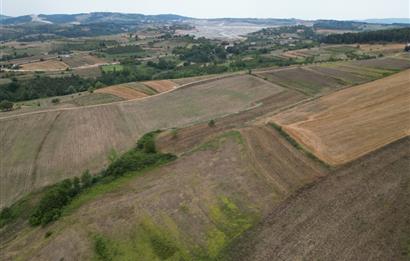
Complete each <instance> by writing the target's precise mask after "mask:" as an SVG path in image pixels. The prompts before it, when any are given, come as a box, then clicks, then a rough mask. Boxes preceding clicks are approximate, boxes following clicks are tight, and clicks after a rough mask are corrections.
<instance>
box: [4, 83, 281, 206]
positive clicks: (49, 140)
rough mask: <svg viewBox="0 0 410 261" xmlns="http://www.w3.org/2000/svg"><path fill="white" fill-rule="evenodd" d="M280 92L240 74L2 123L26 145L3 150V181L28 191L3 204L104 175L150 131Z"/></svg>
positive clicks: (12, 189) (11, 194)
mask: <svg viewBox="0 0 410 261" xmlns="http://www.w3.org/2000/svg"><path fill="white" fill-rule="evenodd" d="M281 92H283V88H281V87H278V86H276V85H273V84H271V83H269V82H266V81H263V80H261V79H259V78H256V77H253V76H249V75H239V76H234V77H228V78H224V79H221V80H215V81H211V82H206V83H203V84H197V85H193V86H190V87H189V88H183V89H177V90H175V91H173V92H169V93H166V94H164V95H158V96H152V97H149V98H147V99H144V100H141V101H132V102H122V103H116V104H110V105H100V106H92V107H84V108H67V109H58V110H52V111H45V112H37V113H36V114H32V113H29V114H21V115H16V116H6V117H3V118H2V119H0V123H1V124H0V130H1V136H0V137H1V142H2V143H4V142H6V141H7V143H10V144H12V143H13V142H15V143H16V144H17V140H18V141H19V142H18V144H21V146H2V147H1V153H2V155H6V156H5V159H4V161H5V162H7V164H4V166H2V169H3V171H2V173H1V175H2V176H1V178H2V180H4V182H5V183H7V182H9V179H13V180H14V181H15V180H19V182H21V183H22V184H27V186H17V184H16V186H9V187H8V188H7V190H2V191H1V193H2V195H1V199H2V202H1V205H5V204H8V203H10V202H12V201H14V200H15V199H17V198H19V197H21V196H22V195H24V194H26V193H28V192H29V191H32V190H34V189H36V188H40V187H43V186H45V185H47V184H52V183H54V182H56V181H58V180H61V179H63V178H65V177H70V176H77V175H79V174H80V173H81V172H82V171H84V170H85V169H90V170H91V171H93V172H95V171H98V170H100V169H101V168H102V167H103V166H104V164H106V163H107V156H108V154H109V152H110V151H111V150H112V149H115V150H117V151H120V152H122V151H124V150H126V149H129V148H131V147H132V146H133V144H134V142H135V141H136V139H137V138H138V137H140V136H141V135H142V134H143V133H145V132H147V131H151V130H155V129H159V128H170V127H174V126H184V125H188V124H192V123H194V122H199V121H206V120H209V119H212V118H217V117H221V116H224V115H227V114H231V113H235V112H238V111H240V110H243V109H246V108H249V107H251V106H254V105H255V104H254V103H255V102H256V101H258V100H260V99H263V98H265V97H268V96H272V95H274V94H278V95H279V94H280V93H281ZM188 97H189V98H188ZM227 102H229V104H230V106H229V107H227V106H226V103H227ZM27 119H30V120H29V121H28V120H27ZM40 119H41V120H40ZM27 124H30V126H31V127H30V129H34V130H35V132H36V133H38V135H39V138H38V139H35V141H34V140H32V139H31V138H28V136H27V131H29V130H28V129H27ZM15 130H17V131H15ZM20 135H24V137H20ZM32 135H34V134H32ZM32 135H31V136H32ZM33 142H34V143H33ZM23 148H24V149H23ZM5 150H7V153H6V151H5ZM23 180H25V181H23ZM10 182H11V184H14V183H13V182H12V181H10ZM27 182H29V184H28V183H27ZM30 182H31V183H30Z"/></svg>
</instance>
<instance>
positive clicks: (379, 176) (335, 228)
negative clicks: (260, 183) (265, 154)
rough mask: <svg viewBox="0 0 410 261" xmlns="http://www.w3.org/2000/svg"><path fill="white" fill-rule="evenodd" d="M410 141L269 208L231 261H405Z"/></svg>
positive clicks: (409, 216) (409, 214)
mask: <svg viewBox="0 0 410 261" xmlns="http://www.w3.org/2000/svg"><path fill="white" fill-rule="evenodd" d="M409 171H410V139H409V138H404V139H402V140H399V141H397V142H395V143H392V144H390V145H388V146H387V147H385V148H382V149H380V150H378V151H376V152H374V153H372V154H370V155H368V156H365V157H364V158H362V159H359V160H357V161H355V162H353V163H351V164H349V165H347V166H345V167H343V168H342V169H340V170H338V171H336V172H335V173H333V174H330V175H328V176H327V177H325V178H324V179H323V180H321V181H320V182H317V183H316V184H315V185H313V186H310V187H306V188H305V189H303V190H302V191H301V192H300V193H297V194H296V195H295V196H292V197H290V198H288V199H287V200H285V201H284V202H282V203H281V204H280V205H278V206H277V207H275V208H273V209H272V211H271V214H270V215H269V216H268V217H267V218H265V219H264V220H263V221H262V222H261V223H260V224H259V225H257V226H256V227H255V228H254V229H252V230H250V231H248V232H247V233H245V235H244V236H243V237H242V238H241V240H238V243H237V245H236V246H235V247H234V248H233V249H232V253H233V256H232V257H231V258H232V260H254V261H261V260H408V258H409V257H410V251H409V242H408V240H410V239H409V235H410V204H409V198H410V175H409V173H410V172H409Z"/></svg>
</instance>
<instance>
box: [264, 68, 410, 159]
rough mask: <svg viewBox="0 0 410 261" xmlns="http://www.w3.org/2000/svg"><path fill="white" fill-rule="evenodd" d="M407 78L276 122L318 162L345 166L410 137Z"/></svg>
mask: <svg viewBox="0 0 410 261" xmlns="http://www.w3.org/2000/svg"><path fill="white" fill-rule="evenodd" d="M409 73H410V71H409V70H407V71H403V72H401V73H398V74H395V75H392V76H389V77H386V78H384V79H381V80H377V81H373V82H369V83H366V84H363V85H359V86H355V87H351V88H348V89H345V90H341V91H338V92H335V93H333V94H330V95H327V96H323V97H321V98H319V99H316V100H314V101H312V102H309V103H307V104H304V105H301V106H297V107H295V108H292V109H290V110H288V111H285V112H282V113H280V114H278V115H275V116H274V117H273V118H272V121H273V122H275V123H276V124H279V125H281V126H282V127H283V129H284V130H285V131H286V132H288V133H289V134H290V135H291V136H292V137H293V138H294V139H296V140H297V141H298V142H299V143H301V144H303V146H305V147H306V148H308V149H309V150H310V151H312V152H313V153H314V154H316V156H318V157H319V158H320V159H322V160H324V161H326V162H327V163H329V164H331V165H340V164H344V163H346V162H349V161H352V160H354V159H356V158H358V157H360V156H363V155H365V154H367V153H369V152H371V151H374V150H376V149H378V148H380V147H382V146H384V145H386V144H388V143H391V142H393V141H395V140H397V139H400V138H402V137H404V136H407V135H409V134H410V118H409V115H410V106H409V104H410V89H409V88H408V87H409V84H410V79H409Z"/></svg>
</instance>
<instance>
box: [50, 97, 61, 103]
mask: <svg viewBox="0 0 410 261" xmlns="http://www.w3.org/2000/svg"><path fill="white" fill-rule="evenodd" d="M51 102H52V103H53V104H57V103H60V99H59V98H54V99H52V100H51Z"/></svg>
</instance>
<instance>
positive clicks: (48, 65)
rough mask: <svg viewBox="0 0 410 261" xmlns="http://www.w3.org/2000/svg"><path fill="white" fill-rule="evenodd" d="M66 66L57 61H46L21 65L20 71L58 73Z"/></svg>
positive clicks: (66, 66)
mask: <svg viewBox="0 0 410 261" xmlns="http://www.w3.org/2000/svg"><path fill="white" fill-rule="evenodd" d="M67 68H68V65H67V64H65V63H64V62H60V61H57V60H47V61H41V62H34V63H26V64H22V65H21V69H22V70H26V71H58V70H65V69H67Z"/></svg>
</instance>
